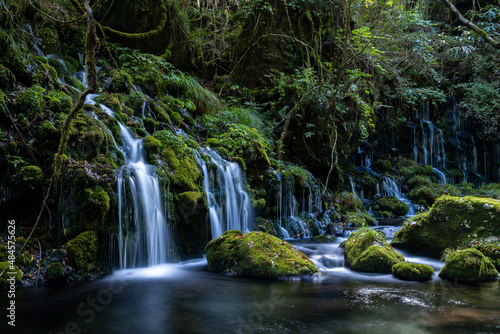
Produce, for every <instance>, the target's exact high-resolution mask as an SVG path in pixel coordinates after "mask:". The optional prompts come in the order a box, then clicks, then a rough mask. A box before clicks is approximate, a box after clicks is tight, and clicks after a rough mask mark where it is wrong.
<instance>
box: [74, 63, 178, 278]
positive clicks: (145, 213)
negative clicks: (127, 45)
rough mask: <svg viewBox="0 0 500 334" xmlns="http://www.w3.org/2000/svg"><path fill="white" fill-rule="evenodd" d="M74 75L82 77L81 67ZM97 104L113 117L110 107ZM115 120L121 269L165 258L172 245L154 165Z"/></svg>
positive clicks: (92, 96)
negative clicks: (119, 142)
mask: <svg viewBox="0 0 500 334" xmlns="http://www.w3.org/2000/svg"><path fill="white" fill-rule="evenodd" d="M78 77H79V78H85V71H80V72H79V73H78ZM84 84H86V83H84ZM96 97H98V94H89V95H87V98H86V100H85V103H86V104H90V105H95V104H96V102H95V98H96ZM100 107H101V109H102V110H103V111H104V112H105V113H106V114H108V115H109V116H110V117H114V112H113V111H112V110H111V109H110V108H108V107H107V106H105V105H103V104H100ZM96 118H97V117H96ZM118 124H119V128H120V137H121V139H122V142H123V146H122V147H119V146H118V145H117V149H118V150H119V151H121V152H122V153H123V155H124V157H125V165H124V166H122V167H121V168H120V170H119V172H118V175H117V186H118V224H119V227H118V231H119V232H118V236H117V237H118V249H119V264H120V268H122V269H124V268H136V267H144V266H149V267H151V266H155V265H158V264H162V263H165V262H166V261H167V259H168V252H169V250H170V248H171V245H172V235H171V231H170V228H169V227H168V224H167V219H166V216H167V215H166V211H165V209H164V207H163V198H162V196H161V190H160V182H159V180H158V177H157V175H156V169H155V167H154V166H152V165H149V164H148V163H147V162H146V154H145V151H144V148H143V140H142V139H140V138H135V137H134V136H133V135H132V134H131V133H130V131H129V130H128V128H127V127H126V126H125V125H123V124H122V123H121V122H118ZM113 140H114V142H115V145H116V141H115V138H113Z"/></svg>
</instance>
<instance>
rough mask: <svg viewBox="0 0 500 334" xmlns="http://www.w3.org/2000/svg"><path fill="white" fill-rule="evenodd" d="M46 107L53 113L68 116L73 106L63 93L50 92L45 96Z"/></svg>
mask: <svg viewBox="0 0 500 334" xmlns="http://www.w3.org/2000/svg"><path fill="white" fill-rule="evenodd" d="M46 100H47V105H48V107H49V110H50V111H52V112H53V113H58V112H62V113H65V114H68V113H69V111H70V110H71V106H72V105H73V100H72V99H71V97H70V96H69V95H67V94H65V93H63V92H60V91H56V90H51V91H49V92H48V93H47V95H46Z"/></svg>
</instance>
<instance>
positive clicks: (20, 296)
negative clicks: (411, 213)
mask: <svg viewBox="0 0 500 334" xmlns="http://www.w3.org/2000/svg"><path fill="white" fill-rule="evenodd" d="M296 247H297V248H298V249H300V250H302V251H305V252H306V253H307V254H308V255H309V256H310V257H311V258H312V259H313V260H314V261H315V262H316V264H317V265H318V267H319V268H320V270H321V272H322V273H323V279H320V280H312V281H278V282H270V281H264V280H255V279H243V278H234V277H229V276H225V275H223V274H218V273H211V272H207V271H206V269H205V267H206V261H205V260H196V261H192V262H186V263H179V264H163V265H160V266H155V267H152V268H143V269H127V270H120V271H117V272H115V273H114V274H113V275H112V276H109V277H107V278H104V279H101V280H96V281H93V282H82V283H72V284H69V285H66V286H59V287H42V288H19V289H18V293H17V296H16V301H17V326H16V331H15V333H50V332H52V333H54V334H55V333H500V287H499V281H498V280H496V281H493V282H485V283H478V284H454V283H452V282H448V281H444V280H441V279H440V278H438V277H437V275H435V276H434V279H433V280H432V281H429V282H406V281H400V280H397V279H395V278H393V277H392V276H391V275H377V274H363V273H356V272H352V271H350V270H349V269H347V268H344V267H342V262H343V261H342V258H343V253H342V250H341V249H339V248H338V243H335V244H330V245H325V244H312V243H308V242H307V241H306V242H298V243H296ZM405 255H408V254H405ZM411 259H412V260H413V261H417V260H424V261H428V263H430V264H431V265H432V266H433V267H435V268H437V270H436V271H438V270H439V267H440V266H442V263H441V262H439V261H435V260H431V259H422V258H418V257H413V258H411ZM1 298H2V305H6V304H5V303H6V301H7V298H6V295H5V294H2V295H1ZM4 324H6V323H5V322H4V323H3V324H2V326H4ZM68 329H69V330H68ZM78 330H81V332H78ZM2 333H4V331H2Z"/></svg>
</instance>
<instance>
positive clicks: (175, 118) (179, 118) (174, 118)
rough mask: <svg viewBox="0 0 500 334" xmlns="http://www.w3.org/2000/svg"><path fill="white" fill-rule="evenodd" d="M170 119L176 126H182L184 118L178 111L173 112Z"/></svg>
mask: <svg viewBox="0 0 500 334" xmlns="http://www.w3.org/2000/svg"><path fill="white" fill-rule="evenodd" d="M170 118H171V119H172V121H174V124H175V125H177V126H179V125H181V124H182V116H181V114H179V113H178V112H177V111H174V112H172V113H171V114H170Z"/></svg>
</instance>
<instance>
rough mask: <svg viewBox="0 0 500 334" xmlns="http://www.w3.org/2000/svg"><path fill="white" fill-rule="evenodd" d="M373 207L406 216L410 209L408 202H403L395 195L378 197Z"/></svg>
mask: <svg viewBox="0 0 500 334" xmlns="http://www.w3.org/2000/svg"><path fill="white" fill-rule="evenodd" d="M372 208H373V209H374V210H377V211H382V212H383V211H387V212H389V213H392V215H394V216H404V215H406V214H407V213H408V210H409V209H410V208H409V207H408V204H406V203H404V202H401V201H400V200H399V199H397V198H396V197H394V196H388V197H379V198H377V199H376V200H375V201H374V204H373V206H372Z"/></svg>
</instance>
